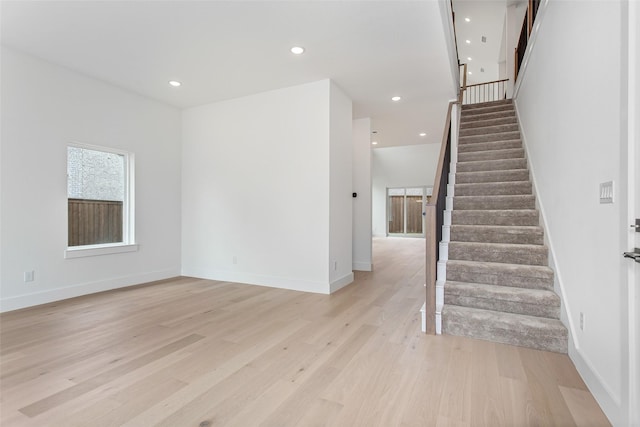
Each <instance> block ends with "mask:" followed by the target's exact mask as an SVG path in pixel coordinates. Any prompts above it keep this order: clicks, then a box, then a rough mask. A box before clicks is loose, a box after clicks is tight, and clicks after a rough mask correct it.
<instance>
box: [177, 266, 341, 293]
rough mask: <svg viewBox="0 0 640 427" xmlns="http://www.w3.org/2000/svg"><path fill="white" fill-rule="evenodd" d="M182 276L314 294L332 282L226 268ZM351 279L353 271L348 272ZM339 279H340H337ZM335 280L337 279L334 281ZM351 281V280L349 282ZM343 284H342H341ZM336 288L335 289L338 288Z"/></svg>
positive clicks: (189, 271)
mask: <svg viewBox="0 0 640 427" xmlns="http://www.w3.org/2000/svg"><path fill="white" fill-rule="evenodd" d="M182 275H183V276H189V277H197V278H199V279H208V280H218V281H223V282H234V283H246V284H248V285H256V286H267V287H270V288H278V289H289V290H292V291H301V292H312V293H316V294H325V295H328V294H330V293H331V292H332V291H331V286H332V283H329V282H325V281H312V280H306V279H296V278H291V277H281V276H270V275H263V274H253V273H245V272H238V271H228V270H205V269H202V270H200V269H199V270H193V271H192V270H184V271H183V272H182ZM349 275H350V276H351V281H353V272H352V273H350V274H349ZM349 275H347V276H349ZM339 280H341V279H339ZM335 282H337V281H335ZM349 283H351V282H349ZM347 284H348V283H347ZM343 286H344V285H343ZM338 289H339V288H336V289H335V290H338Z"/></svg>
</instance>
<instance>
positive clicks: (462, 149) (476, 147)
mask: <svg viewBox="0 0 640 427" xmlns="http://www.w3.org/2000/svg"><path fill="white" fill-rule="evenodd" d="M511 148H522V140H520V139H507V140H504V141H493V142H476V143H475V144H462V145H459V146H458V153H473V152H476V151H489V150H508V149H511Z"/></svg>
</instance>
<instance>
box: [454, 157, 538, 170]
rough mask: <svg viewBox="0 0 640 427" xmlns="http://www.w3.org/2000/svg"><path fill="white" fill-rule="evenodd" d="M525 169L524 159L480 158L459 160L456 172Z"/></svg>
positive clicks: (525, 161)
mask: <svg viewBox="0 0 640 427" xmlns="http://www.w3.org/2000/svg"><path fill="white" fill-rule="evenodd" d="M512 169H527V160H526V159H501V160H480V161H474V162H459V163H458V164H457V172H480V171H496V170H512Z"/></svg>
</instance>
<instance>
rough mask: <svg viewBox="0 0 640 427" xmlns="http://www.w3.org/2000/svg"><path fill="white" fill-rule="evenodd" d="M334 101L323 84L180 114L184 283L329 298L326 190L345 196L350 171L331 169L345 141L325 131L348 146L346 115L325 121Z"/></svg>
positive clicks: (337, 96)
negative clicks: (192, 280) (188, 279)
mask: <svg viewBox="0 0 640 427" xmlns="http://www.w3.org/2000/svg"><path fill="white" fill-rule="evenodd" d="M331 94H333V95H334V97H335V98H334V100H333V101H334V102H333V105H334V106H342V107H344V106H345V103H346V100H345V99H343V97H342V96H340V94H339V93H338V91H337V90H335V88H333V89H332V88H331V83H330V81H329V80H322V81H319V82H314V83H309V84H304V85H300V86H295V87H290V88H285V89H280V90H274V91H270V92H265V93H260V94H256V95H252V96H247V97H243V98H238V99H232V100H229V101H224V102H218V103H214V104H209V105H205V106H201V107H196V108H191V109H188V110H185V111H184V112H183V157H182V159H183V181H182V185H183V205H182V206H183V215H182V224H183V225H182V226H183V229H182V233H183V237H182V248H183V253H182V271H183V274H185V275H189V276H196V277H204V278H210V279H218V280H230V281H236V282H244V283H251V284H259V285H267V286H274V287H284V288H289V289H297V290H303V291H310V292H320V293H328V292H329V290H330V289H329V288H330V283H331V279H330V274H331V275H333V274H334V273H330V271H332V268H330V267H332V266H331V265H330V261H332V260H330V258H329V255H330V240H331V239H330V212H331V211H330V193H329V190H330V184H332V185H333V186H334V187H335V188H345V189H346V191H348V193H347V196H348V197H350V192H351V191H350V187H351V183H350V182H349V183H348V185H346V184H343V183H342V182H341V181H340V180H341V179H343V178H344V177H343V175H347V176H348V179H349V181H350V179H351V170H350V169H349V172H348V174H346V173H345V171H344V166H336V168H335V169H334V170H333V171H332V170H331V169H330V156H331V148H334V149H335V150H336V151H335V153H334V154H337V153H339V152H341V151H340V148H339V145H338V144H339V143H341V138H344V136H343V133H344V132H346V129H342V127H340V128H338V129H339V130H338V129H335V130H334V132H332V129H331V126H330V122H331V121H332V120H333V122H334V123H337V125H338V126H344V124H342V125H340V124H341V120H343V119H344V120H345V121H346V120H348V122H349V127H348V136H347V137H346V138H347V141H348V142H349V144H350V138H351V127H350V121H351V111H350V109H349V111H348V118H341V117H337V116H336V115H333V114H331V111H330V105H331V96H330V95H331ZM334 113H335V112H334ZM345 114H346V113H345ZM332 136H333V137H334V138H333V141H332ZM330 144H332V145H331V146H330ZM349 147H350V145H349ZM349 162H350V156H349ZM331 177H332V178H334V181H333V182H330V179H331ZM334 202H335V203H334V206H333V208H335V209H336V210H335V212H334V214H338V213H339V212H341V211H342V210H343V209H344V206H340V202H339V201H338V200H337V199H336V200H334ZM349 203H350V201H349ZM350 221H351V218H350V217H349V218H348V222H349V224H350ZM334 224H335V223H334ZM335 230H338V225H337V224H336V228H335ZM348 235H349V241H348V253H349V257H350V255H351V231H350V229H349V231H348ZM332 255H335V257H336V258H339V259H336V258H334V259H335V260H336V261H338V267H339V268H343V267H344V264H345V263H350V262H351V260H350V259H348V260H347V259H343V255H342V254H332ZM349 268H350V266H349ZM336 271H338V270H336ZM340 271H342V270H340Z"/></svg>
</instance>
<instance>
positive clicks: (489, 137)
mask: <svg viewBox="0 0 640 427" xmlns="http://www.w3.org/2000/svg"><path fill="white" fill-rule="evenodd" d="M507 139H520V131H517V130H516V131H512V132H497V133H486V134H482V135H470V136H461V137H460V138H458V142H459V144H460V145H462V144H475V143H478V142H493V141H504V140H507Z"/></svg>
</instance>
